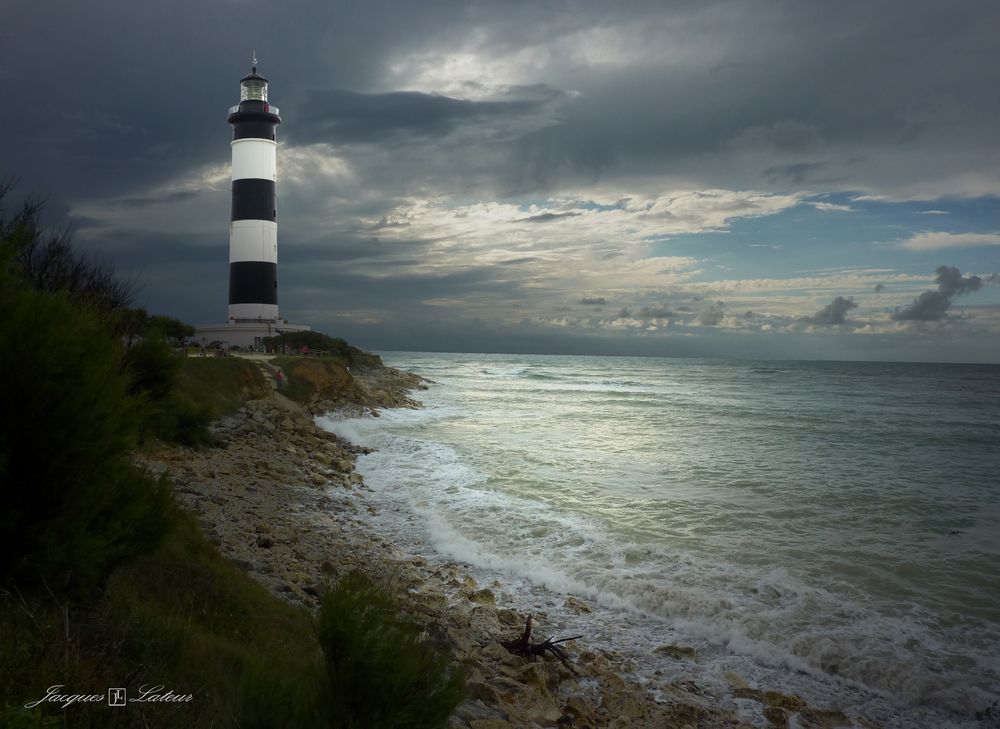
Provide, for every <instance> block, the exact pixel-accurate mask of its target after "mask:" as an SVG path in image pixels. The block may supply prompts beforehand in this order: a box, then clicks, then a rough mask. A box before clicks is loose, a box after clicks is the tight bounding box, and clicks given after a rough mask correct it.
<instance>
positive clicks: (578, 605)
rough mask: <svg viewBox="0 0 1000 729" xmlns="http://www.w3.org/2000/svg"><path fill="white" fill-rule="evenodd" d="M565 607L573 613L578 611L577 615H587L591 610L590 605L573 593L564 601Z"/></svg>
mask: <svg viewBox="0 0 1000 729" xmlns="http://www.w3.org/2000/svg"><path fill="white" fill-rule="evenodd" d="M563 607H564V608H566V609H567V610H569V611H570V612H572V613H576V614H577V615H586V614H587V613H589V612H591V610H590V606H589V605H587V603H585V602H584V601H583V600H581V599H579V598H577V597H573V596H572V595H570V596H569V597H567V598H566V602H564V603H563Z"/></svg>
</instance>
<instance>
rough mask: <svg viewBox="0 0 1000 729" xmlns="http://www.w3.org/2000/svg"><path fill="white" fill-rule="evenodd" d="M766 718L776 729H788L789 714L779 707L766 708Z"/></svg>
mask: <svg viewBox="0 0 1000 729" xmlns="http://www.w3.org/2000/svg"><path fill="white" fill-rule="evenodd" d="M764 718H765V719H767V721H768V722H769V723H770V724H771V726H773V727H774V729H788V714H786V713H785V710H784V709H779V708H778V707H777V706H768V707H765V709H764Z"/></svg>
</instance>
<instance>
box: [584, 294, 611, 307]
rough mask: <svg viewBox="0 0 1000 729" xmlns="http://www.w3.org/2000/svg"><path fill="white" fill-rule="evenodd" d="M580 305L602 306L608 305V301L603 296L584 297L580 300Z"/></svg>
mask: <svg viewBox="0 0 1000 729" xmlns="http://www.w3.org/2000/svg"><path fill="white" fill-rule="evenodd" d="M580 303H581V304H586V305H587V306H604V305H605V304H607V303H608V300H607V299H606V298H604V297H603V296H584V297H583V298H582V299H580Z"/></svg>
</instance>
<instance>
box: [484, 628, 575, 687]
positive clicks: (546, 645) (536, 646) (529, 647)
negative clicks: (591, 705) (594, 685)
mask: <svg viewBox="0 0 1000 729" xmlns="http://www.w3.org/2000/svg"><path fill="white" fill-rule="evenodd" d="M582 637H583V636H582V635H574V636H573V637H572V638H560V639H559V640H555V639H554V638H555V636H552V637H549V638H547V639H546V640H543V641H542V642H541V643H532V642H531V616H530V615H529V616H528V620H527V621H526V622H525V624H524V632H522V633H521V635H520V637H518V638H517V639H515V640H504V641H501V642H500V645H502V646H503V647H504V648H506V649H507V650H508V651H510V652H511V653H513V654H514V655H516V656H525V657H528V656H541V657H542V658H544V657H545V654H547V653H550V654H552V655H553V656H555V657H556V658H558V659H559V662H560V663H562V664H563V665H564V666H566V668H568V669H569V670H570V672H571V673H572V674H573V675H576V670H575V669H574V668H573V666H571V665H570V664H569V656H568V655H567V653H566V651H565V650H563V649H562V648H561V647H560V646H559V645H558V644H559V643H565V642H566V641H568V640H576V639H577V638H582Z"/></svg>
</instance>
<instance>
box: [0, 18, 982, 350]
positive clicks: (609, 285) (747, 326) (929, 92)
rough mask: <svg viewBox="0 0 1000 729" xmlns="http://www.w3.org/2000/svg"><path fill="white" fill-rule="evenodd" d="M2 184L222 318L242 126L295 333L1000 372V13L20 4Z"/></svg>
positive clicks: (151, 284) (5, 43)
mask: <svg viewBox="0 0 1000 729" xmlns="http://www.w3.org/2000/svg"><path fill="white" fill-rule="evenodd" d="M3 20H4V22H3V24H2V25H0V91H2V97H3V99H4V102H5V104H4V106H5V114H4V118H3V122H2V127H0V129H2V132H3V133H2V134H0V176H3V177H4V178H11V177H12V178H15V179H16V180H17V181H18V187H17V192H18V193H19V194H22V195H27V194H37V195H44V196H46V197H47V199H48V204H47V207H46V215H47V219H48V221H49V222H50V223H51V224H52V225H53V226H56V227H59V226H69V227H70V228H71V229H72V230H73V231H74V234H75V238H76V240H77V242H78V243H79V244H80V246H81V247H83V248H85V249H86V250H88V251H92V252H93V253H94V254H95V255H98V256H102V257H105V258H107V259H108V260H110V261H112V262H113V263H114V264H115V266H116V267H117V268H118V270H120V271H121V272H123V273H124V274H126V275H129V276H133V277H134V278H135V279H136V280H137V281H138V282H139V283H140V290H139V294H138V297H137V303H138V304H140V305H143V306H145V307H146V308H147V309H149V310H150V311H153V312H156V313H162V314H168V315H172V316H176V317H179V318H182V319H184V320H185V321H188V322H191V323H194V324H218V323H223V322H224V321H225V318H226V303H227V285H228V246H229V227H228V226H229V207H230V176H229V175H230V170H229V165H230V147H229V142H230V140H231V129H230V127H229V125H228V124H227V122H226V114H227V109H228V107H229V106H231V105H233V104H236V103H238V101H239V79H240V78H241V77H242V76H243V75H245V74H246V73H247V72H248V71H249V66H250V59H251V54H252V52H253V51H256V54H257V57H258V60H259V71H260V72H261V73H262V74H263V75H264V76H266V77H267V78H268V79H269V80H270V90H269V91H270V100H271V102H272V103H274V104H276V105H277V106H278V107H279V108H280V109H281V116H282V120H283V123H282V124H281V126H280V127H279V128H278V138H279V147H278V250H279V253H278V256H279V272H278V277H279V305H280V308H281V313H282V316H283V317H284V318H287V319H289V320H290V321H293V322H296V323H305V324H309V325H311V326H312V327H313V328H315V329H318V330H320V331H323V332H326V333H328V334H331V335H335V336H343V337H345V338H347V339H348V340H349V341H351V342H352V343H354V344H357V345H359V346H362V347H365V348H368V349H376V350H424V351H465V352H535V353H564V354H578V353H579V354H622V355H656V356H726V357H747V358H777V359H859V360H918V361H960V362H1000V275H998V273H1000V93H998V89H1000V63H998V62H997V60H998V58H1000V40H998V36H997V34H996V29H997V28H1000V3H997V2H995V0H976V1H964V0H949V1H948V2H944V1H943V0H939V1H935V2H928V1H927V0H905V1H898V2H897V1H895V0H880V1H879V2H871V1H870V0H864V1H860V0H843V1H842V2H837V3H830V2H820V1H819V0H815V1H808V0H768V1H764V0H697V1H695V0H676V1H673V2H670V1H667V0H662V1H660V2H614V3H609V2H606V1H604V2H566V1H555V0H554V1H552V2H538V1H537V0H532V1H531V2H515V1H513V0H511V1H505V2H430V1H422V2H419V3H415V2H399V1H397V2H390V1H386V2H376V1H370V2H353V3H340V2H330V0H302V1H297V2H285V3H275V2H268V3H264V2H258V1H257V0H226V1H220V0H198V1H197V2H192V0H177V1H176V2H172V3H151V2H141V1H140V2H137V1H136V0H101V2H95V1H93V0H85V1H83V2H77V3H70V2H66V1H63V2H59V3H55V2H51V1H49V0H32V1H31V2H26V1H25V0H12V1H11V0H8V2H6V3H5V5H4V10H3Z"/></svg>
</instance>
